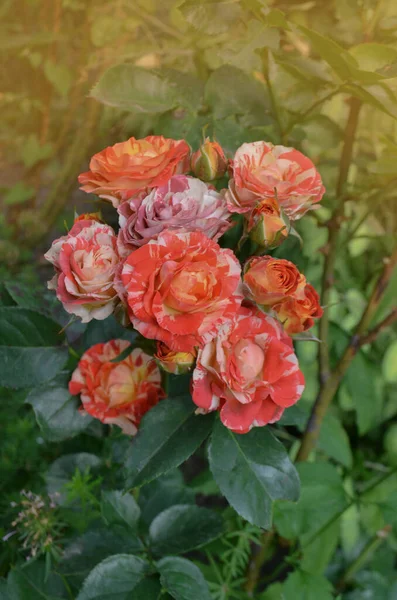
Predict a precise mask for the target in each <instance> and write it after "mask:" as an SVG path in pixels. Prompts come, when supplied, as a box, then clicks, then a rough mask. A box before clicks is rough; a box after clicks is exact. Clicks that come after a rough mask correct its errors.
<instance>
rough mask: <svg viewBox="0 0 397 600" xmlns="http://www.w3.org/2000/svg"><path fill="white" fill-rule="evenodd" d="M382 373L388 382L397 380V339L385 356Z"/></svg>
mask: <svg viewBox="0 0 397 600" xmlns="http://www.w3.org/2000/svg"><path fill="white" fill-rule="evenodd" d="M382 373H383V377H384V378H385V381H386V382H387V383H396V382H397V341H394V342H393V343H392V344H390V346H389V347H388V349H387V350H386V353H385V355H384V357H383V362H382Z"/></svg>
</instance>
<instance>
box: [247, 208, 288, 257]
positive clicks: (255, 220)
mask: <svg viewBox="0 0 397 600" xmlns="http://www.w3.org/2000/svg"><path fill="white" fill-rule="evenodd" d="M246 229H247V233H248V235H249V238H250V239H251V240H252V241H253V242H255V243H256V244H258V245H259V246H261V248H263V249H266V250H271V249H272V248H277V246H280V244H281V243H282V242H283V241H284V240H285V239H286V238H287V237H288V230H289V224H288V222H287V219H285V217H283V216H282V214H281V211H280V209H279V207H278V205H277V202H276V201H275V200H274V199H271V198H269V199H266V200H262V201H261V202H260V203H259V204H257V205H256V207H255V208H254V210H253V211H252V212H251V213H249V217H248V221H247V226H246Z"/></svg>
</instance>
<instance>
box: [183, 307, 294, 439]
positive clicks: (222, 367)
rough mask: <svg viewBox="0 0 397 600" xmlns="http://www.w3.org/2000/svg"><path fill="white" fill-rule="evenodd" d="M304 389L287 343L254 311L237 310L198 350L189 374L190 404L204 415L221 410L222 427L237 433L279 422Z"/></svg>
mask: <svg viewBox="0 0 397 600" xmlns="http://www.w3.org/2000/svg"><path fill="white" fill-rule="evenodd" d="M303 389H304V377H303V374H302V372H301V371H300V370H299V365H298V360H297V358H296V356H295V354H294V350H293V346H292V342H291V339H290V338H289V337H288V336H287V335H286V334H285V333H284V331H283V329H282V327H281V325H280V324H279V322H278V321H277V320H276V319H273V318H272V317H270V316H269V315H265V314H264V313H262V312H261V311H259V310H258V309H256V308H253V307H240V309H239V310H238V312H237V313H236V314H235V316H234V319H233V320H232V321H229V322H226V323H225V324H223V325H222V327H221V328H220V330H219V332H218V335H217V337H216V338H215V339H214V340H212V341H210V342H209V343H207V344H205V346H204V347H203V348H202V349H200V350H199V353H198V357H197V364H196V368H195V370H194V373H193V401H194V402H195V404H197V406H199V407H200V409H201V411H203V412H211V411H214V410H220V417H221V421H222V423H223V424H224V425H225V426H226V427H228V428H229V429H231V430H232V431H234V432H236V433H247V432H248V431H249V430H250V429H251V428H252V427H261V426H263V425H267V424H268V423H274V422H275V421H278V420H279V419H280V417H281V415H282V414H283V411H284V409H285V408H287V407H289V406H292V405H293V404H295V403H296V402H297V401H298V400H299V398H300V397H301V395H302V392H303Z"/></svg>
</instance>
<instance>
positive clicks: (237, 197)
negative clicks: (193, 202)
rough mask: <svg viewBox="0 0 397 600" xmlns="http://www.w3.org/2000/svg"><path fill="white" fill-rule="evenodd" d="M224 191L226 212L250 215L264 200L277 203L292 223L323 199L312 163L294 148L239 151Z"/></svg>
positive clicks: (260, 145) (255, 146)
mask: <svg viewBox="0 0 397 600" xmlns="http://www.w3.org/2000/svg"><path fill="white" fill-rule="evenodd" d="M231 170H232V175H233V177H232V179H231V180H230V182H229V189H228V190H227V191H226V193H225V195H226V199H227V202H228V206H229V210H230V211H232V212H237V213H246V212H250V211H251V210H252V209H254V208H255V206H256V205H257V203H258V202H260V201H261V200H263V199H264V198H272V199H276V200H277V202H278V204H279V206H280V207H281V208H282V209H283V210H284V212H285V214H286V215H287V216H288V217H289V218H290V219H291V220H297V219H300V218H301V217H302V216H303V215H304V214H305V213H306V212H307V211H308V210H310V209H313V208H315V207H314V205H315V204H316V203H317V202H320V200H321V198H322V197H323V195H324V192H325V188H324V186H323V184H322V181H321V176H320V174H319V173H318V171H317V169H316V168H315V166H314V164H313V163H312V161H311V160H310V159H309V158H307V156H305V155H304V154H302V153H301V152H299V151H298V150H295V149H294V148H287V147H286V146H273V144H271V143H270V142H252V143H249V144H243V145H242V146H240V148H238V150H237V151H236V154H235V156H234V159H233V163H232V169H231Z"/></svg>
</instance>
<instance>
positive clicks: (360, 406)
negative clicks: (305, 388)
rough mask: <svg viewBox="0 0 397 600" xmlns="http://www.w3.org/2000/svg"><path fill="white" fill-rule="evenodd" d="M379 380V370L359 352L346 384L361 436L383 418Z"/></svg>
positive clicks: (346, 377) (349, 370) (346, 376)
mask: <svg viewBox="0 0 397 600" xmlns="http://www.w3.org/2000/svg"><path fill="white" fill-rule="evenodd" d="M378 378H379V369H378V368H377V367H376V366H375V365H374V364H372V363H371V361H369V360H368V358H367V357H366V356H365V354H364V353H363V352H357V354H356V356H355V357H354V359H353V362H352V364H351V365H350V367H349V369H348V371H347V373H346V375H345V378H344V382H345V383H346V386H347V389H348V391H349V392H350V395H351V397H352V399H353V402H354V406H355V409H356V413H357V425H358V431H359V434H360V435H364V434H365V433H367V431H369V430H370V429H372V428H373V427H375V426H376V425H377V424H378V423H379V420H380V418H381V412H382V402H381V400H382V395H379V394H378V393H377V387H376V383H377V380H378Z"/></svg>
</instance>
